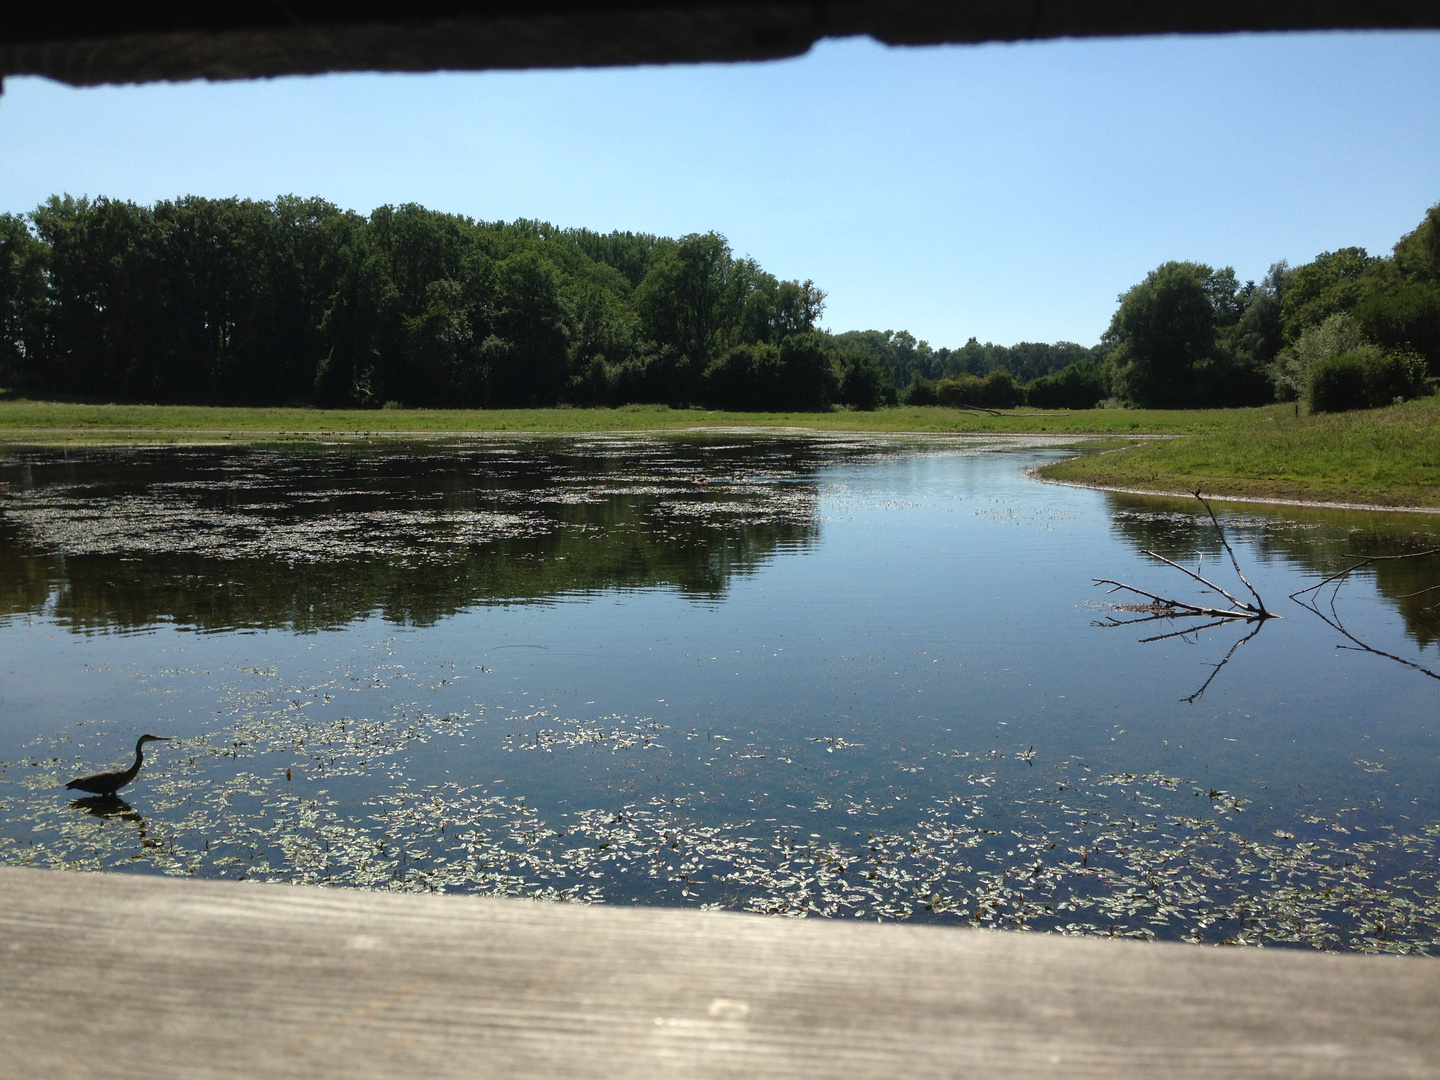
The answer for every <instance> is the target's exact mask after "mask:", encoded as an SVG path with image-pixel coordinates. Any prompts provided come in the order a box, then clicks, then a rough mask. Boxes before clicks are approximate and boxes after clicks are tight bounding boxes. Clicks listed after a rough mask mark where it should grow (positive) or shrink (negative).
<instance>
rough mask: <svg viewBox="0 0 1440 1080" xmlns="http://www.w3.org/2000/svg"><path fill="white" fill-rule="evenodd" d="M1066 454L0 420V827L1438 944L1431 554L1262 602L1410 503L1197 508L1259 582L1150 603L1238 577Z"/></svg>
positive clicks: (731, 890) (991, 919)
mask: <svg viewBox="0 0 1440 1080" xmlns="http://www.w3.org/2000/svg"><path fill="white" fill-rule="evenodd" d="M1070 452H1072V451H1071V450H1068V449H1065V448H1064V447H1061V446H1058V445H1046V444H1044V443H1040V442H1036V441H1035V440H1026V441H1010V442H1007V441H1004V440H995V439H991V440H985V441H977V440H967V439H963V438H931V439H920V438H891V439H875V438H849V437H845V438H840V437H798V436H797V437H754V436H744V437H741V436H726V435H723V434H711V435H707V436H690V437H684V438H579V439H568V440H556V439H550V440H518V439H517V440H508V441H505V440H485V441H475V440H470V441H466V442H464V443H456V444H444V443H436V442H431V443H425V444H411V445H401V444H393V443H392V444H381V445H357V444H347V445H337V446H330V447H323V448H315V449H309V450H294V449H286V450H265V449H242V448H234V449H212V448H203V449H194V448H192V449H179V450H177V449H132V450H122V449H93V450H81V451H77V450H73V449H72V450H70V451H68V452H67V451H59V450H40V449H26V450H16V451H10V452H8V453H6V454H4V455H0V680H3V682H0V862H4V863H9V864H28V865H39V866H49V867H57V868H74V869H109V870H128V871H136V872H148V873H164V874H178V875H198V876H204V877H221V878H244V879H254V880H269V881H295V882H315V883H330V884H335V885H350V886H364V887H378V888H390V889H413V890H444V891H452V892H481V893H492V894H510V895H524V896H535V897H542V898H553V899H570V900H583V901H605V902H610V903H651V904H655V903H659V904H693V905H708V906H722V907H728V908H735V909H740V910H747V911H759V912H776V913H790V914H816V915H826V916H834V917H846V918H867V919H875V918H880V919H887V920H888V919H921V920H930V921H940V922H947V923H961V924H974V925H986V926H1006V927H1029V928H1034V929H1038V930H1054V931H1063V932H1069V933H1099V934H1117V935H1133V936H1143V937H1160V938H1170V939H1185V940H1192V941H1204V942H1221V941H1243V942H1252V943H1292V944H1300V945H1306V946H1312V947H1321V948H1345V949H1364V950H1389V951H1419V952H1430V951H1436V950H1440V889H1437V883H1440V864H1437V846H1440V798H1437V784H1436V776H1437V757H1440V742H1437V705H1440V678H1437V677H1436V676H1435V675H1434V674H1432V673H1434V672H1440V647H1437V636H1440V612H1437V610H1436V605H1437V603H1440V588H1437V586H1440V557H1436V556H1430V557H1421V558H1406V559H1395V560H1388V561H1381V562H1376V563H1372V564H1370V565H1368V566H1366V567H1363V568H1361V569H1360V570H1358V571H1356V572H1355V573H1354V574H1353V575H1351V577H1350V578H1349V579H1347V580H1344V581H1343V582H1341V583H1339V588H1338V592H1337V591H1335V590H1334V588H1333V587H1332V588H1331V589H1330V590H1327V591H1326V592H1325V593H1323V594H1322V602H1321V603H1320V604H1319V605H1318V607H1319V610H1320V611H1321V612H1322V613H1323V614H1324V615H1325V616H1327V617H1328V618H1329V620H1330V621H1329V622H1327V621H1326V620H1325V619H1322V618H1321V617H1320V616H1319V615H1317V614H1315V613H1314V612H1311V611H1307V610H1305V609H1304V608H1302V607H1300V606H1299V605H1298V604H1296V603H1294V602H1293V601H1291V600H1290V599H1288V598H1287V596H1288V594H1290V593H1292V592H1295V591H1296V590H1297V589H1302V588H1305V587H1307V586H1309V585H1312V584H1315V583H1316V582H1318V581H1319V580H1321V579H1322V578H1323V577H1325V576H1326V575H1327V574H1330V573H1334V572H1335V571H1337V570H1341V569H1344V568H1346V567H1348V566H1350V565H1353V564H1354V563H1355V562H1356V561H1358V559H1359V558H1362V557H1366V556H1371V555H1401V554H1409V553H1414V552H1420V551H1424V550H1426V549H1428V548H1433V547H1437V546H1440V536H1437V534H1440V520H1437V519H1435V518H1433V517H1426V516H1419V515H1416V516H1406V515H1375V514H1363V513H1355V512H1320V511H1298V512H1287V513H1283V514H1282V513H1278V512H1272V511H1261V510H1251V511H1244V512H1236V511H1229V512H1225V513H1222V514H1221V522H1222V524H1223V526H1224V528H1225V530H1226V535H1227V536H1228V537H1229V539H1230V542H1231V544H1232V546H1233V547H1234V549H1235V552H1236V556H1237V558H1238V559H1239V561H1240V565H1241V567H1242V568H1243V569H1244V571H1245V574H1246V576H1247V577H1248V578H1249V580H1250V582H1251V583H1252V584H1253V585H1254V586H1255V589H1256V590H1257V591H1258V592H1259V593H1260V594H1261V595H1262V596H1263V597H1264V599H1265V602H1266V604H1267V606H1268V607H1269V608H1270V609H1272V610H1274V611H1275V612H1277V613H1278V614H1279V615H1281V616H1282V618H1280V619H1274V620H1270V621H1268V622H1266V623H1264V624H1263V625H1261V626H1259V627H1258V629H1257V628H1256V627H1254V626H1252V625H1245V624H1238V625H1235V624H1232V625H1223V626H1218V627H1214V628H1211V629H1208V630H1204V631H1202V632H1200V633H1198V634H1192V633H1187V634H1185V635H1184V636H1172V637H1168V638H1166V639H1165V640H1161V641H1148V642H1147V641H1143V640H1142V639H1144V638H1148V637H1154V636H1157V635H1162V634H1168V633H1173V632H1174V631H1176V630H1180V629H1182V628H1183V624H1180V623H1175V622H1173V621H1168V620H1162V621H1159V622H1151V623H1143V624H1139V625H1136V626H1131V627H1109V626H1106V625H1104V624H1105V623H1106V621H1107V620H1110V619H1119V620H1128V619H1134V618H1139V617H1141V616H1142V615H1143V613H1136V612H1132V611H1125V610H1117V609H1115V608H1114V607H1113V606H1112V605H1113V604H1114V603H1115V602H1116V601H1125V600H1127V599H1128V600H1131V601H1133V600H1135V599H1137V598H1135V597H1128V598H1127V597H1123V596H1119V595H1116V596H1107V595H1106V594H1105V592H1104V591H1103V589H1097V588H1096V587H1095V586H1093V585H1092V581H1091V579H1092V578H1112V579H1117V580H1121V581H1126V582H1129V583H1133V584H1136V585H1138V586H1140V587H1142V588H1145V589H1147V590H1150V591H1152V592H1156V593H1160V594H1164V595H1167V596H1172V597H1176V598H1179V599H1184V600H1188V601H1192V602H1196V603H1201V604H1215V603H1216V602H1217V599H1218V598H1217V597H1216V596H1215V595H1214V594H1213V593H1212V594H1207V593H1206V592H1205V591H1204V590H1203V587H1201V586H1199V585H1198V584H1197V583H1196V582H1194V581H1192V580H1190V579H1188V578H1186V577H1184V575H1182V574H1181V573H1180V572H1178V571H1177V570H1175V569H1172V568H1170V567H1167V566H1165V565H1163V564H1162V563H1160V562H1158V561H1157V560H1155V559H1153V558H1151V557H1149V556H1147V555H1145V554H1143V552H1144V551H1145V550H1146V549H1150V550H1154V551H1156V552H1158V553H1160V554H1162V555H1165V556H1166V557H1168V558H1171V559H1174V560H1176V561H1178V562H1181V563H1184V564H1185V565H1187V566H1189V567H1191V568H1192V569H1193V568H1195V567H1197V566H1199V567H1200V570H1201V572H1202V573H1203V574H1204V575H1205V576H1207V577H1210V578H1211V579H1212V580H1214V581H1215V582H1216V583H1217V584H1220V585H1222V586H1224V587H1225V588H1227V589H1229V590H1230V591H1232V592H1236V593H1237V595H1243V596H1244V597H1245V598H1247V599H1248V594H1244V593H1242V592H1241V591H1240V590H1243V586H1241V585H1240V584H1239V582H1238V581H1237V579H1236V578H1235V575H1234V571H1233V570H1232V569H1231V568H1230V567H1229V564H1228V561H1227V560H1226V559H1225V555H1224V551H1223V549H1222V547H1221V546H1220V542H1219V536H1218V534H1217V532H1216V530H1215V528H1214V526H1213V525H1212V524H1211V521H1210V519H1209V517H1208V516H1207V515H1206V514H1205V512H1204V510H1203V508H1202V507H1200V506H1199V505H1198V503H1194V502H1189V503H1187V502H1179V501H1173V500H1172V501H1166V500H1157V499H1141V498H1138V497H1130V496H1116V495H1107V494H1103V493H1098V492H1091V491H1085V490H1079V489H1074V488H1066V487H1057V486H1051V485H1045V484H1040V483H1037V482H1035V481H1033V480H1030V479H1028V478H1027V477H1026V470H1027V469H1028V468H1030V467H1033V466H1035V465H1038V464H1042V463H1044V462H1045V461H1048V460H1053V459H1054V458H1055V457H1056V456H1057V455H1060V454H1065V453H1070ZM1332 601H1333V607H1332V606H1331V605H1332ZM1222 606H1223V602H1222ZM1331 623H1338V625H1339V626H1341V627H1343V630H1344V633H1342V632H1341V630H1340V629H1337V627H1336V626H1335V625H1331ZM1252 630H1256V631H1257V632H1255V633H1254V634H1253V636H1249V637H1248V639H1247V635H1250V633H1251V631H1252ZM1347 635H1348V636H1347ZM1241 639H1246V640H1244V641H1243V643H1240V644H1239V645H1238V647H1237V642H1241ZM1364 646H1368V647H1369V649H1371V650H1378V651H1366V649H1365V648H1364ZM1227 655H1229V660H1228V662H1226V663H1224V665H1223V666H1221V667H1217V665H1220V664H1221V662H1222V660H1224V659H1225V657H1226V656H1227ZM1212 676H1213V678H1212ZM1207 680H1209V681H1208V683H1207ZM1202 687H1203V690H1202ZM1197 691H1200V692H1199V693H1198V694H1197ZM143 732H153V733H155V734H158V735H169V736H174V737H175V739H176V740H177V741H174V742H169V743H157V744H153V745H152V746H150V747H149V756H147V759H146V764H145V767H144V769H143V771H142V772H141V774H140V777H139V779H138V780H137V781H136V782H135V783H134V784H132V785H131V786H130V787H128V788H126V789H125V791H124V792H122V796H123V799H124V801H123V802H119V801H115V800H111V801H106V800H97V799H89V800H72V799H71V798H70V797H69V796H71V795H73V794H75V793H74V792H67V791H65V790H64V788H63V785H64V783H65V781H67V780H69V779H70V778H71V777H74V776H79V775H83V774H85V773H89V772H94V771H97V770H98V769H101V768H111V767H114V765H115V764H117V763H125V762H128V760H129V755H130V748H131V747H132V746H133V745H134V740H135V739H136V737H137V736H138V735H139V734H141V733H143Z"/></svg>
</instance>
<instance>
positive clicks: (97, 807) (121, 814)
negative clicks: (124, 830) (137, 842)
mask: <svg viewBox="0 0 1440 1080" xmlns="http://www.w3.org/2000/svg"><path fill="white" fill-rule="evenodd" d="M70 809H72V810H83V811H84V812H85V813H87V814H89V815H90V816H91V817H98V818H119V819H120V820H121V821H135V822H139V823H140V829H141V834H142V835H143V834H144V829H145V823H144V820H143V819H142V818H141V817H140V814H139V812H138V811H136V809H135V808H134V807H133V806H131V805H130V804H129V803H127V802H126V801H125V800H124V799H122V798H120V796H119V795H87V796H86V797H85V798H83V799H71V800H70Z"/></svg>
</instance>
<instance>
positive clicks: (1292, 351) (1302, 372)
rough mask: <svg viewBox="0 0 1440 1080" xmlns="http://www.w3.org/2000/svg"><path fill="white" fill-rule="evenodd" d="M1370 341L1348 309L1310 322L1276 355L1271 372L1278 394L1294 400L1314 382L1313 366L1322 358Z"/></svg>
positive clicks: (1285, 398)
mask: <svg viewBox="0 0 1440 1080" xmlns="http://www.w3.org/2000/svg"><path fill="white" fill-rule="evenodd" d="M1365 344H1368V342H1367V341H1366V340H1365V335H1364V333H1363V332H1362V331H1361V329H1360V325H1359V323H1357V322H1355V321H1354V320H1353V319H1351V318H1350V316H1349V315H1346V314H1345V313H1344V312H1339V313H1337V314H1334V315H1331V316H1330V317H1329V318H1327V319H1326V320H1325V321H1324V322H1322V323H1317V324H1316V325H1314V326H1307V327H1306V328H1305V329H1304V330H1302V331H1301V332H1300V336H1299V338H1297V339H1296V341H1295V344H1294V345H1291V346H1290V347H1289V348H1286V349H1283V350H1281V352H1280V355H1278V356H1277V357H1275V362H1274V365H1273V366H1272V368H1271V376H1272V378H1273V379H1274V380H1275V394H1276V396H1277V397H1279V398H1280V400H1282V401H1294V400H1295V399H1296V398H1298V397H1300V396H1301V395H1303V394H1304V393H1305V392H1306V387H1308V386H1309V384H1310V369H1311V368H1312V367H1313V366H1314V365H1315V364H1316V363H1317V362H1318V361H1320V360H1324V359H1327V358H1329V357H1332V356H1339V355H1340V354H1341V353H1344V352H1350V351H1352V350H1354V349H1358V348H1360V346H1362V345H1365Z"/></svg>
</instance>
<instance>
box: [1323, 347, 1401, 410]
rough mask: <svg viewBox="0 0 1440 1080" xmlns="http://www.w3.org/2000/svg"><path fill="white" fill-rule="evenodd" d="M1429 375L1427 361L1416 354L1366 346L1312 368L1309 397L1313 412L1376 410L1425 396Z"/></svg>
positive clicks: (1331, 357) (1331, 358)
mask: <svg viewBox="0 0 1440 1080" xmlns="http://www.w3.org/2000/svg"><path fill="white" fill-rule="evenodd" d="M1425 375H1426V364H1425V360H1424V358H1423V357H1420V356H1418V355H1416V354H1415V353H1406V352H1389V353H1387V352H1382V351H1381V350H1380V349H1379V348H1377V347H1376V346H1374V345H1362V346H1360V347H1359V348H1358V349H1350V350H1349V351H1347V352H1342V353H1337V354H1336V355H1334V356H1327V357H1322V358H1320V359H1318V360H1316V361H1315V362H1314V363H1313V364H1311V365H1310V373H1309V382H1308V384H1307V386H1306V397H1307V400H1308V402H1309V405H1310V409H1311V411H1312V412H1346V411H1348V410H1350V409H1374V408H1379V407H1380V406H1382V405H1389V404H1391V403H1392V402H1394V401H1396V400H1404V399H1406V398H1413V397H1420V396H1422V395H1423V394H1424V393H1425V392H1426V383H1425Z"/></svg>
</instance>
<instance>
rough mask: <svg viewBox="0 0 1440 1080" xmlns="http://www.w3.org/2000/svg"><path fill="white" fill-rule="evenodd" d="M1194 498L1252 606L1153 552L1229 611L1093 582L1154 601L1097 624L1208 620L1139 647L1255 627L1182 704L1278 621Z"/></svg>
mask: <svg viewBox="0 0 1440 1080" xmlns="http://www.w3.org/2000/svg"><path fill="white" fill-rule="evenodd" d="M1194 495H1195V498H1197V499H1199V500H1200V505H1201V506H1203V507H1205V512H1206V513H1207V514H1209V515H1210V521H1211V523H1212V524H1213V525H1214V526H1215V531H1216V533H1218V534H1219V536H1220V543H1221V544H1222V545H1223V546H1224V548H1225V551H1226V553H1227V554H1228V555H1229V556H1230V565H1231V566H1233V567H1234V568H1235V575H1236V576H1237V577H1238V578H1239V579H1240V580H1241V581H1242V582H1243V583H1244V585H1245V588H1247V589H1249V590H1250V595H1251V596H1253V597H1254V598H1255V603H1253V604H1251V603H1249V602H1247V601H1245V600H1241V599H1240V598H1239V597H1237V596H1234V595H1232V594H1231V593H1230V592H1228V591H1227V590H1226V589H1224V588H1222V587H1221V586H1220V585H1217V584H1216V583H1215V582H1213V581H1211V580H1210V579H1209V578H1207V577H1205V576H1204V575H1202V574H1201V573H1200V572H1199V570H1198V569H1196V570H1191V569H1190V568H1188V567H1185V566H1181V565H1180V564H1179V563H1177V562H1176V561H1175V560H1173V559H1167V558H1166V557H1165V556H1164V555H1161V554H1160V553H1159V552H1156V551H1149V550H1147V551H1145V554H1146V555H1149V556H1150V557H1151V558H1152V559H1155V560H1157V561H1159V562H1162V563H1164V564H1165V565H1166V566H1170V567H1173V568H1175V569H1176V570H1179V571H1180V572H1181V573H1182V574H1184V575H1185V576H1186V577H1189V578H1192V579H1194V580H1195V581H1198V582H1199V583H1200V584H1201V585H1203V586H1205V588H1207V589H1210V590H1212V591H1214V592H1216V593H1219V594H1220V595H1221V596H1223V597H1224V598H1225V599H1226V600H1228V601H1230V606H1229V607H1228V608H1218V607H1209V606H1207V605H1204V604H1191V603H1188V602H1187V601H1184V600H1176V599H1173V598H1172V597H1168V596H1161V595H1159V594H1158V593H1153V592H1149V591H1147V590H1145V589H1141V588H1137V587H1136V586H1134V585H1127V584H1126V583H1125V582H1123V581H1113V580H1111V579H1109V578H1093V579H1092V580H1093V581H1094V582H1095V584H1096V585H1109V586H1112V588H1111V589H1110V590H1109V592H1111V593H1114V592H1118V591H1120V590H1122V589H1123V590H1124V591H1126V592H1131V593H1134V594H1135V595H1137V596H1143V597H1147V598H1148V599H1150V600H1152V601H1153V602H1154V603H1153V604H1151V605H1147V606H1146V607H1140V606H1137V605H1131V606H1130V610H1134V611H1144V612H1147V614H1146V615H1145V617H1143V618H1139V619H1116V618H1114V617H1113V616H1112V617H1110V618H1108V619H1107V620H1106V621H1105V622H1103V623H1099V624H1097V625H1101V626H1134V625H1136V624H1138V623H1148V622H1155V621H1156V620H1158V619H1209V620H1210V621H1209V622H1207V623H1205V624H1203V625H1200V626H1186V627H1183V628H1182V629H1179V630H1172V631H1170V632H1169V633H1166V634H1156V635H1154V636H1153V637H1147V638H1141V643H1142V644H1143V643H1147V642H1155V641H1169V640H1171V639H1173V638H1177V637H1178V638H1185V639H1189V638H1190V637H1191V636H1192V635H1199V634H1200V632H1201V631H1203V630H1213V629H1215V628H1216V627H1217V626H1228V625H1233V624H1234V623H1237V622H1238V623H1252V624H1254V625H1253V626H1252V628H1251V630H1250V632H1249V633H1248V634H1245V635H1244V636H1243V637H1241V638H1240V639H1239V640H1237V641H1236V642H1235V643H1234V644H1233V645H1231V646H1230V651H1229V652H1227V653H1226V654H1225V655H1224V657H1222V658H1221V660H1220V662H1219V663H1218V664H1215V665H1213V667H1214V670H1213V671H1211V672H1210V675H1209V677H1208V678H1207V679H1206V680H1205V681H1204V682H1203V683H1202V684H1201V685H1200V689H1198V690H1196V691H1195V693H1193V694H1191V695H1190V696H1189V697H1187V698H1181V699H1180V700H1181V701H1186V702H1194V701H1197V700H1198V699H1199V697H1200V695H1201V694H1203V693H1205V691H1206V690H1208V689H1209V688H1210V684H1211V683H1212V682H1214V681H1215V677H1216V676H1217V675H1219V674H1220V669H1221V668H1223V667H1224V666H1225V665H1226V664H1228V663H1229V662H1230V659H1231V657H1233V656H1234V655H1235V653H1236V651H1237V650H1238V649H1239V648H1240V646H1241V645H1244V644H1245V643H1246V642H1247V641H1249V640H1250V639H1251V638H1253V637H1254V636H1255V635H1256V634H1258V633H1259V632H1260V627H1261V626H1263V625H1264V624H1265V623H1266V622H1267V621H1268V620H1270V619H1278V618H1280V616H1279V615H1276V614H1275V613H1274V612H1273V611H1270V610H1269V609H1268V608H1266V607H1265V601H1264V600H1262V599H1261V597H1260V594H1259V593H1258V592H1257V591H1256V589H1255V586H1254V585H1251V584H1250V581H1249V579H1248V578H1246V577H1245V574H1244V572H1243V571H1242V570H1241V569H1240V560H1239V559H1237V558H1236V557H1235V551H1234V549H1233V548H1231V546H1230V541H1229V540H1227V539H1226V537H1225V530H1224V528H1223V527H1221V525H1220V520H1219V518H1217V517H1216V516H1215V511H1214V510H1213V509H1211V506H1210V504H1209V503H1208V502H1206V501H1205V498H1204V496H1203V495H1201V494H1200V492H1199V491H1196V492H1195V493H1194ZM1200 558H1201V565H1203V564H1204V558H1205V557H1204V555H1203V554H1202V555H1201V557H1200ZM1117 607H1120V608H1122V609H1124V605H1117Z"/></svg>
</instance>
